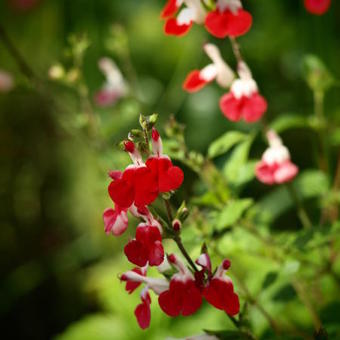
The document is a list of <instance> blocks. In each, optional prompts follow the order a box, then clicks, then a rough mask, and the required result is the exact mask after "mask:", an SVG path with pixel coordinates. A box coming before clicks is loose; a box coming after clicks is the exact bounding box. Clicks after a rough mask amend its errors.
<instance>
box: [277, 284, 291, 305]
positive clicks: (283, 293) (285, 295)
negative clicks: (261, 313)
mask: <svg viewBox="0 0 340 340" xmlns="http://www.w3.org/2000/svg"><path fill="white" fill-rule="evenodd" d="M295 298H296V292H295V289H294V287H293V286H292V285H291V284H289V283H288V284H286V285H284V286H283V287H281V288H280V289H279V290H278V291H277V292H276V293H275V294H274V296H273V300H274V301H277V302H285V303H286V302H288V301H292V300H294V299H295Z"/></svg>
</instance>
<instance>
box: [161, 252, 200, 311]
mask: <svg viewBox="0 0 340 340" xmlns="http://www.w3.org/2000/svg"><path fill="white" fill-rule="evenodd" d="M168 259H169V261H170V262H171V263H172V264H173V265H174V266H175V267H176V268H177V269H178V270H179V272H178V273H177V274H175V275H174V276H173V277H172V278H171V281H170V286H169V289H168V290H166V291H164V292H163V293H161V294H160V295H159V297H158V303H159V305H160V307H161V309H162V310H163V312H164V313H166V314H167V315H169V316H172V317H174V316H178V315H183V316H188V315H191V314H193V313H195V312H196V311H197V309H199V308H200V306H201V304H202V295H201V292H200V290H199V288H198V287H197V286H196V284H195V279H194V277H193V275H192V274H191V272H190V271H189V270H188V268H186V267H185V266H184V264H183V263H182V262H180V261H179V260H178V259H177V258H176V257H175V256H174V255H170V256H169V257H168Z"/></svg>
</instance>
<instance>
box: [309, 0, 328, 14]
mask: <svg viewBox="0 0 340 340" xmlns="http://www.w3.org/2000/svg"><path fill="white" fill-rule="evenodd" d="M304 5H305V8H306V10H307V11H308V12H309V13H312V14H315V15H322V14H325V13H326V12H327V11H328V9H329V7H330V6H331V0H304Z"/></svg>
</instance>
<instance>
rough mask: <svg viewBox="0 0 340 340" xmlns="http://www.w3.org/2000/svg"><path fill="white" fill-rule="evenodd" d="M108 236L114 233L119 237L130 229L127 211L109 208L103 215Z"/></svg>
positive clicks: (117, 207)
mask: <svg viewBox="0 0 340 340" xmlns="http://www.w3.org/2000/svg"><path fill="white" fill-rule="evenodd" d="M103 220H104V225H105V232H106V234H110V233H112V234H113V235H115V236H119V235H121V234H123V233H124V231H125V230H126V228H127V227H128V222H129V221H128V216H127V209H123V208H120V207H119V206H116V208H115V209H111V208H107V209H105V211H104V213H103Z"/></svg>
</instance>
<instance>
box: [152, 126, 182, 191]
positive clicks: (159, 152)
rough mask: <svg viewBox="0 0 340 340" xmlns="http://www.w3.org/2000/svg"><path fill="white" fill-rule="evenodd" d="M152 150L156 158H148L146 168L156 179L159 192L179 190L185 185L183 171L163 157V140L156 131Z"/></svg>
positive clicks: (166, 157)
mask: <svg viewBox="0 0 340 340" xmlns="http://www.w3.org/2000/svg"><path fill="white" fill-rule="evenodd" d="M152 149H153V153H154V156H151V157H149V158H148V160H147V161H146V166H147V168H148V169H149V170H150V171H151V173H152V174H153V176H154V177H155V178H156V181H157V187H158V192H160V193H164V192H169V191H172V190H176V189H178V188H179V187H180V186H181V185H182V183H183V179H184V174H183V171H182V170H181V169H180V168H179V167H178V166H174V165H173V164H172V162H171V160H170V159H169V157H168V156H166V155H163V147H162V140H161V137H160V136H159V133H158V132H157V130H156V129H153V130H152Z"/></svg>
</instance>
